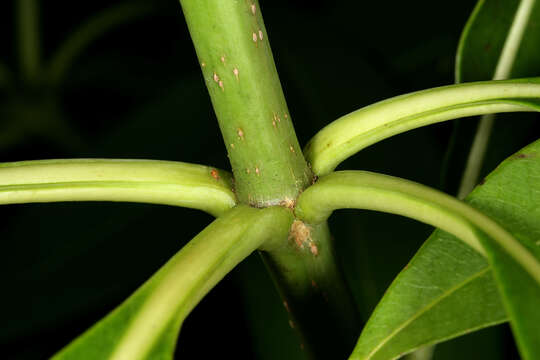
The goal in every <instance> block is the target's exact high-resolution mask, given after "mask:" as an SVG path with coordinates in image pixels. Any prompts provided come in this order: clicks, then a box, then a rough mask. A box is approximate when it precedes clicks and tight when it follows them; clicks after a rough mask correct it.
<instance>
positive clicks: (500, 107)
mask: <svg viewBox="0 0 540 360" xmlns="http://www.w3.org/2000/svg"><path fill="white" fill-rule="evenodd" d="M539 99H540V78H531V79H521V80H505V81H486V82H475V83H467V84H457V85H449V86H443V87H438V88H434V89H429V90H423V91H418V92H414V93H411V94H406V95H401V96H397V97H395V98H391V99H388V100H384V101H381V102H378V103H375V104H373V105H370V106H367V107H364V108H362V109H360V110H357V111H355V112H352V113H350V114H348V115H345V116H343V117H341V118H339V119H338V120H336V121H334V122H332V123H331V124H329V125H327V126H326V127H325V128H323V129H322V130H321V131H319V132H318V133H317V134H316V135H315V136H314V137H313V138H312V139H311V140H310V142H309V143H308V144H307V145H306V148H305V151H304V152H305V155H306V158H307V160H308V162H309V163H310V164H311V167H312V169H313V171H314V172H315V174H316V175H319V176H320V175H325V174H328V173H329V172H331V171H332V170H334V169H335V168H336V166H337V165H339V163H341V162H342V161H343V160H345V159H346V158H348V157H349V156H351V155H353V154H355V153H356V152H358V151H360V150H362V149H364V148H366V147H367V146H369V145H372V144H374V143H376V142H378V141H381V140H383V139H386V138H388V137H391V136H393V135H396V134H399V133H402V132H405V131H409V130H412V129H415V128H418V127H421V126H426V125H430V124H434V123H438V122H442V121H446V120H452V119H457V118H461V117H469V116H473V115H481V114H492V113H498V112H511V111H538V110H539V109H540V106H539V104H540V102H539Z"/></svg>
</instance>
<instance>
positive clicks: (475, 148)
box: [457, 114, 495, 199]
mask: <svg viewBox="0 0 540 360" xmlns="http://www.w3.org/2000/svg"><path fill="white" fill-rule="evenodd" d="M494 120H495V115H494V114H489V115H484V116H482V118H481V119H480V122H479V124H478V129H477V130H476V134H475V135H474V140H473V143H472V146H471V150H470V152H469V156H468V157H467V163H466V165H465V170H464V171H463V176H462V178H461V183H460V185H459V190H458V194H457V197H458V199H465V197H466V196H467V195H469V193H470V192H471V191H472V190H473V189H474V187H475V186H476V183H477V182H478V177H479V176H480V170H482V163H483V162H484V157H485V155H486V151H487V147H488V144H489V137H490V135H491V130H492V129H493V121H494Z"/></svg>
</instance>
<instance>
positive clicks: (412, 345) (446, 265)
mask: <svg viewBox="0 0 540 360" xmlns="http://www.w3.org/2000/svg"><path fill="white" fill-rule="evenodd" d="M524 154H526V155H524ZM532 154H539V155H540V141H537V142H535V143H534V144H532V145H530V146H528V147H526V148H525V149H523V150H522V151H520V152H518V153H517V154H516V155H514V156H512V157H510V158H509V159H508V160H506V161H504V162H503V163H502V164H501V165H500V166H499V167H498V168H497V169H496V170H495V171H494V172H493V173H492V174H491V175H490V176H488V177H487V178H486V180H485V182H484V183H483V185H481V186H478V187H477V188H476V190H475V191H473V193H471V195H469V197H468V198H467V199H466V202H467V203H469V204H470V205H471V206H473V207H474V208H476V209H478V210H480V211H482V212H483V213H484V214H486V215H489V216H490V217H492V218H493V219H496V220H497V221H498V222H499V223H501V224H503V225H504V226H505V228H506V229H507V230H508V231H510V232H511V233H512V234H513V235H514V236H515V237H516V238H517V239H518V240H519V241H520V242H521V243H522V244H524V245H525V246H526V247H527V248H528V249H531V250H532V252H533V254H535V255H536V258H537V259H538V258H539V256H538V253H539V245H538V239H540V221H539V220H538V219H540V207H539V206H538V204H540V191H539V188H540V182H538V181H537V180H535V179H537V177H538V176H540V156H531V155H532ZM485 244H486V245H487V246H488V249H491V248H492V247H494V246H490V245H488V243H485ZM489 252H491V253H493V254H494V256H497V257H500V258H501V259H500V260H498V259H495V261H496V262H499V261H503V262H504V261H506V262H507V263H508V267H512V268H514V269H513V271H511V270H510V269H508V271H507V273H508V274H507V276H508V277H509V279H507V281H505V282H504V283H506V284H508V283H510V285H513V286H514V287H518V289H515V288H508V289H507V290H506V291H507V293H508V294H509V296H512V294H514V297H516V299H513V301H521V302H523V304H519V305H518V306H517V307H516V311H517V312H519V314H518V316H521V317H522V319H531V321H527V323H526V324H524V325H520V329H522V331H521V332H522V334H523V333H524V334H525V336H527V335H528V336H529V337H536V340H535V339H528V340H529V341H531V342H530V343H532V344H536V345H533V346H537V345H538V344H540V340H538V336H539V335H538V334H540V331H539V330H538V324H540V320H538V319H537V317H538V315H535V314H537V313H538V312H537V311H536V310H535V308H533V307H534V306H536V308H537V306H538V299H539V297H538V294H535V293H534V292H535V291H538V285H537V284H534V283H531V281H528V280H527V277H526V276H525V275H524V274H521V275H522V276H523V277H524V279H525V280H523V279H519V278H518V276H516V275H515V274H516V273H520V272H521V270H520V269H519V268H518V269H516V266H515V263H513V262H512V261H511V260H509V259H508V258H507V257H506V256H504V253H502V252H500V251H499V252H494V251H493V250H489ZM501 268H502V266H501ZM504 273H505V272H504V271H503V274H504ZM503 276H504V275H503ZM507 318H508V317H507V315H506V311H505V310H504V307H503V303H502V302H501V300H500V296H499V294H498V290H497V285H496V283H495V281H494V279H493V274H492V272H491V270H490V267H489V264H488V262H487V261H486V259H485V258H483V257H482V256H481V255H480V254H478V253H476V252H474V251H471V249H470V248H469V247H468V246H466V245H465V244H463V243H462V242H461V241H459V240H458V239H457V238H456V237H455V236H453V235H450V234H448V233H446V232H444V231H442V230H436V231H435V232H434V233H433V234H432V235H431V236H430V238H429V239H428V240H427V241H426V243H425V244H424V245H423V246H422V248H421V249H420V250H419V251H418V253H417V254H416V255H415V256H414V258H413V259H412V260H411V262H410V263H409V264H408V265H407V266H406V267H405V269H404V270H403V271H402V272H401V273H400V274H399V275H398V276H397V278H396V279H395V280H394V282H393V283H392V285H391V286H390V288H389V289H388V290H387V292H386V294H385V295H384V297H383V299H382V300H381V301H380V303H379V305H378V306H377V308H376V310H375V311H374V313H373V315H372V316H371V319H370V320H369V322H368V324H367V325H366V327H365V329H364V332H363V334H362V336H361V338H360V340H359V346H362V347H366V348H367V349H374V348H376V347H378V346H379V349H380V350H379V353H378V354H377V356H373V357H371V358H373V359H378V358H380V359H387V358H394V357H397V356H399V355H400V354H403V353H407V352H410V351H412V350H414V349H416V348H418V347H421V346H423V345H426V344H432V343H437V342H441V341H444V340H446V339H449V338H453V337H456V336H459V335H462V334H466V333H469V332H471V331H474V330H477V329H480V328H484V327H487V326H490V325H494V324H497V323H500V322H503V321H506V320H507ZM527 325H528V326H530V328H527ZM535 326H536V329H534V327H535ZM520 336H521V335H520ZM384 341H386V342H385V343H384V345H381V344H383V342H384ZM518 341H521V340H519V336H518ZM525 341H526V340H525ZM534 341H536V342H534ZM360 344H361V345H360ZM521 348H522V352H523V355H524V356H526V355H525V352H526V351H527V350H525V349H524V347H523V346H522V347H521ZM535 351H537V350H535ZM360 358H361V357H360ZM529 358H534V357H529Z"/></svg>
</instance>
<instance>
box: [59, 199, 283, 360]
mask: <svg viewBox="0 0 540 360" xmlns="http://www.w3.org/2000/svg"><path fill="white" fill-rule="evenodd" d="M292 221H293V216H292V212H291V211H290V210H288V209H285V208H283V207H272V208H266V209H262V210H260V209H255V208H251V207H248V206H245V205H239V206H237V207H235V208H234V209H232V210H230V211H229V212H227V213H225V214H224V215H223V216H222V217H220V218H219V219H217V220H215V221H214V222H213V223H212V224H210V225H209V226H208V227H207V228H206V229H205V230H203V231H202V232H201V233H200V234H199V235H197V236H196V237H195V238H194V239H193V240H191V241H190V242H189V243H188V244H187V245H186V246H184V248H183V249H182V250H181V251H180V252H179V253H177V254H176V255H175V256H174V257H173V258H172V259H171V260H169V262H167V264H165V265H164V266H163V267H162V268H161V269H160V270H159V271H158V272H157V273H156V274H155V275H154V276H152V277H151V278H150V279H149V280H148V281H147V282H146V283H145V284H144V285H143V286H142V287H141V288H139V289H138V290H137V291H136V292H135V293H134V294H133V295H132V296H131V297H130V298H129V299H128V300H126V301H125V302H124V303H123V304H122V305H120V306H119V307H118V308H117V309H115V310H114V311H113V312H112V313H111V314H109V315H108V316H107V317H106V318H104V319H103V320H101V321H100V322H98V323H97V324H96V325H95V326H94V327H92V328H91V329H90V330H88V331H87V332H86V333H84V334H83V335H82V336H81V337H79V338H78V339H76V340H75V341H74V342H72V343H71V344H69V345H68V346H67V347H66V348H65V349H63V350H62V351H61V352H60V353H58V354H57V355H56V356H55V357H54V359H114V360H120V359H126V360H137V359H170V358H172V356H173V353H174V347H175V343H176V339H177V336H178V332H179V330H180V326H181V325H182V322H183V321H184V319H185V318H186V316H187V315H188V314H189V313H190V311H191V310H192V309H193V308H194V307H195V306H196V305H197V303H198V302H199V301H200V300H201V299H202V298H203V297H204V296H205V295H206V294H207V293H208V292H209V291H210V290H211V289H212V288H213V287H214V286H215V285H216V284H217V283H218V282H219V281H220V280H221V279H222V278H223V277H224V276H225V275H226V274H227V273H229V272H230V271H231V270H232V269H233V268H234V267H235V266H236V265H237V264H238V263H239V262H240V261H242V260H243V259H244V258H246V257H247V256H248V255H249V254H250V253H252V252H253V251H254V250H255V249H257V248H258V247H260V246H261V245H262V244H263V243H264V242H266V241H284V240H285V241H286V238H287V233H288V230H289V228H290V225H291V223H292Z"/></svg>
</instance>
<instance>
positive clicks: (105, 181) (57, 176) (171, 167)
mask: <svg viewBox="0 0 540 360" xmlns="http://www.w3.org/2000/svg"><path fill="white" fill-rule="evenodd" d="M56 201H127V202H142V203H152V204H163V205H174V206H185V207H189V208H193V209H199V210H203V211H206V212H208V213H210V214H212V215H214V216H219V215H221V214H222V213H223V212H225V211H227V210H229V209H230V208H232V207H233V206H234V205H235V203H236V200H235V196H234V193H233V190H232V177H231V175H230V174H229V173H227V172H226V171H223V170H217V169H214V168H211V167H207V166H202V165H195V164H187V163H181V162H173V161H157V160H123V159H65V160H37V161H21V162H11V163H0V204H21V203H32V202H56Z"/></svg>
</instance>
